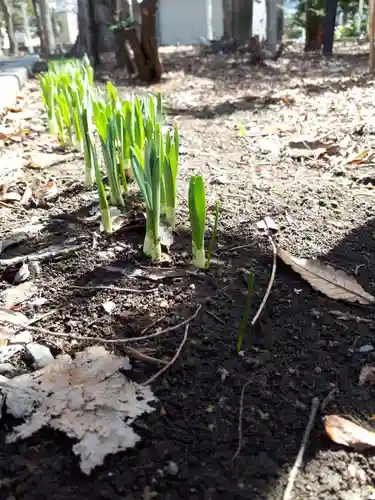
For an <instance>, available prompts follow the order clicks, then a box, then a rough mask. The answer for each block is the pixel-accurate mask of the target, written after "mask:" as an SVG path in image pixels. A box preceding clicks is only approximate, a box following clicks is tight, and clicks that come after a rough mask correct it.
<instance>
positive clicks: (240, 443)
mask: <svg viewBox="0 0 375 500" xmlns="http://www.w3.org/2000/svg"><path fill="white" fill-rule="evenodd" d="M249 384H250V380H248V381H247V382H245V383H244V385H243V386H242V390H241V398H240V410H239V412H238V446H237V450H236V453H235V454H234V455H233V457H232V463H233V462H234V461H235V460H236V458H237V457H238V455H239V454H240V452H241V449H242V417H243V401H244V398H245V389H246V387H247V386H248V385H249Z"/></svg>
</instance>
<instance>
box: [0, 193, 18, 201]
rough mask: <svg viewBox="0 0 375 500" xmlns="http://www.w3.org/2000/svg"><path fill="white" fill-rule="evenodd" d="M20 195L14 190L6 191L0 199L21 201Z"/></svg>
mask: <svg viewBox="0 0 375 500" xmlns="http://www.w3.org/2000/svg"><path fill="white" fill-rule="evenodd" d="M21 198H22V196H21V195H20V194H19V193H17V192H16V191H7V192H6V193H4V194H3V196H2V197H1V201H7V202H10V201H21Z"/></svg>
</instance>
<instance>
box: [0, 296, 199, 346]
mask: <svg viewBox="0 0 375 500" xmlns="http://www.w3.org/2000/svg"><path fill="white" fill-rule="evenodd" d="M201 308H202V305H201V304H199V306H198V307H197V309H196V311H195V312H194V314H192V315H191V316H189V317H188V318H187V319H185V320H184V321H181V323H178V324H177V325H174V326H169V327H168V328H164V330H160V331H159V332H154V333H151V334H150V335H144V336H141V337H131V338H127V339H101V338H98V337H90V336H86V335H82V336H80V335H77V336H76V335H72V334H71V333H63V332H53V331H51V330H47V329H46V328H42V327H40V326H32V325H31V324H30V323H25V324H24V325H22V324H21V325H20V323H19V321H18V322H17V321H16V320H15V321H14V322H12V321H11V320H10V319H1V321H2V322H3V323H7V324H10V325H14V326H17V327H18V328H19V329H20V328H25V329H28V330H31V331H34V332H39V333H42V334H44V335H50V336H51V337H57V338H63V339H72V340H77V341H80V340H81V341H89V342H96V343H98V344H127V343H128V342H137V341H139V340H148V339H152V338H154V337H159V336H160V335H163V334H164V333H169V332H173V331H174V330H177V329H178V328H180V327H181V326H185V325H187V324H189V323H190V322H191V321H193V319H195V318H196V317H197V315H198V313H199V311H200V310H201Z"/></svg>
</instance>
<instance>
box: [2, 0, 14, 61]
mask: <svg viewBox="0 0 375 500" xmlns="http://www.w3.org/2000/svg"><path fill="white" fill-rule="evenodd" d="M0 7H1V9H2V11H3V15H4V21H5V28H6V31H7V35H8V40H9V54H10V55H11V56H16V55H18V44H17V40H16V37H15V33H14V26H13V17H12V9H11V1H10V0H0Z"/></svg>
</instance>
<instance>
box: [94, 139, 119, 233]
mask: <svg viewBox="0 0 375 500" xmlns="http://www.w3.org/2000/svg"><path fill="white" fill-rule="evenodd" d="M88 145H89V149H90V155H91V158H92V159H93V163H94V170H95V179H96V186H97V189H98V195H99V209H100V214H101V218H102V224H103V229H104V232H105V233H107V234H111V233H112V232H113V228H112V219H111V214H110V211H109V205H108V200H107V194H106V191H105V187H104V184H103V178H102V174H101V171H100V167H99V162H98V155H97V152H96V148H95V143H94V141H93V138H92V136H91V135H89V136H88Z"/></svg>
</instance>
